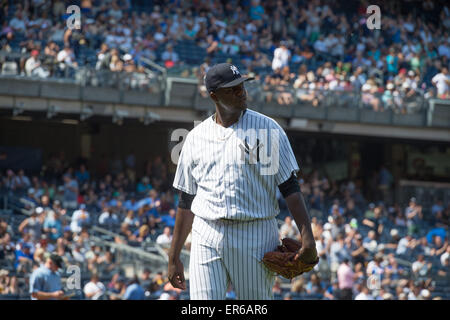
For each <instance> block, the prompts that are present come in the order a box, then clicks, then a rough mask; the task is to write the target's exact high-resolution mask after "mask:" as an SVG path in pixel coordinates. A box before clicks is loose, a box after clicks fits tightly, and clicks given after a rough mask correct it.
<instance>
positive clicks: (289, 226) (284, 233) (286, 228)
mask: <svg viewBox="0 0 450 320" xmlns="http://www.w3.org/2000/svg"><path fill="white" fill-rule="evenodd" d="M298 234H299V230H298V228H297V226H296V225H295V221H292V218H291V217H290V216H287V217H286V218H285V219H284V223H283V225H282V226H281V227H280V237H281V239H283V238H295V237H297V235H298Z"/></svg>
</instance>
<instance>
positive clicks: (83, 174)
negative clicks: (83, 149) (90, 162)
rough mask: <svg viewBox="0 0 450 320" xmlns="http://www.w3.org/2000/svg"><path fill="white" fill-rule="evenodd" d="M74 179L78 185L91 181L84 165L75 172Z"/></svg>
mask: <svg viewBox="0 0 450 320" xmlns="http://www.w3.org/2000/svg"><path fill="white" fill-rule="evenodd" d="M75 178H76V179H77V180H78V183H79V184H80V185H83V184H84V183H85V182H89V180H90V179H91V175H90V173H89V171H87V170H86V166H85V165H84V164H82V165H80V169H79V170H78V171H77V172H75Z"/></svg>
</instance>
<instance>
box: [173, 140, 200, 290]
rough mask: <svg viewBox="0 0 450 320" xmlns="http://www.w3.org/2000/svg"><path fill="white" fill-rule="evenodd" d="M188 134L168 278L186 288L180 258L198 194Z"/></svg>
mask: <svg viewBox="0 0 450 320" xmlns="http://www.w3.org/2000/svg"><path fill="white" fill-rule="evenodd" d="M190 137H191V135H190V134H188V135H187V137H186V140H185V143H184V145H183V148H182V150H181V154H180V158H179V159H178V164H177V171H176V173H175V177H174V182H173V187H174V188H175V189H177V190H180V191H181V193H180V201H179V203H178V209H177V214H176V218H175V227H174V230H173V237H172V243H171V245H170V249H169V266H168V278H169V281H170V283H171V284H172V285H173V286H174V287H175V288H179V289H182V290H186V284H185V280H184V266H183V263H182V262H181V260H180V253H181V249H182V248H183V245H184V242H185V241H186V238H187V236H188V235H189V232H191V229H192V222H193V221H194V214H193V212H192V211H191V205H192V201H193V200H194V198H195V195H196V194H197V183H196V181H195V178H194V177H193V174H192V171H193V168H194V161H193V151H192V149H193V143H192V139H191V138H190Z"/></svg>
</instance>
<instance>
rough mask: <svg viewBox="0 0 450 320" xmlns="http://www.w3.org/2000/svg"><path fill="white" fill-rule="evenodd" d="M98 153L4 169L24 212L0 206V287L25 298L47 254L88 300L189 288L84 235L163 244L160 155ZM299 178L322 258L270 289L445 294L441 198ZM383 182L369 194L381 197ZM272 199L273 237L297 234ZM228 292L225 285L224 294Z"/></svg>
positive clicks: (3, 186)
mask: <svg viewBox="0 0 450 320" xmlns="http://www.w3.org/2000/svg"><path fill="white" fill-rule="evenodd" d="M103 162H104V161H103ZM103 162H102V161H101V162H100V163H99V164H98V165H97V167H96V168H94V167H93V168H92V169H89V168H88V167H87V165H86V164H84V163H81V164H79V165H76V166H71V165H69V164H68V162H67V161H66V160H65V156H64V153H61V154H59V155H53V156H52V157H50V159H49V160H48V161H47V162H46V164H45V165H44V166H43V167H42V172H40V173H39V174H37V175H32V176H27V174H26V173H25V172H24V170H17V172H14V171H13V170H6V171H5V172H1V174H0V190H1V191H2V194H4V195H5V194H6V195H10V196H11V195H12V197H11V198H9V201H14V199H19V200H18V202H19V203H20V204H21V205H22V207H23V208H24V209H27V210H29V213H30V215H29V216H27V215H24V214H19V213H18V212H15V213H13V214H11V213H9V214H6V215H4V214H2V215H0V269H1V270H0V295H4V296H8V295H13V296H14V295H16V296H20V297H29V292H28V290H29V284H28V282H29V276H30V274H31V272H32V271H33V270H35V269H36V268H38V267H39V266H41V265H42V264H43V263H44V262H45V261H46V259H47V257H48V254H50V253H56V254H57V255H59V256H60V257H61V258H62V260H63V262H64V265H65V266H66V267H67V266H70V265H78V266H80V268H81V270H82V273H83V275H84V282H83V283H82V290H83V297H84V298H85V299H149V298H155V299H156V298H158V299H180V298H185V297H186V296H185V295H183V294H186V293H183V292H181V291H180V290H175V288H173V287H172V286H171V285H170V283H169V282H168V279H167V277H166V272H165V271H163V272H159V271H158V272H153V271H152V270H150V269H149V268H144V270H142V272H139V274H138V273H137V272H135V275H134V276H130V275H129V274H128V277H127V276H126V273H125V271H124V268H123V265H122V263H123V262H124V261H123V259H122V260H121V259H119V258H118V255H117V251H115V250H114V249H112V247H111V246H107V245H104V244H101V243H98V242H96V241H94V239H93V235H94V234H95V232H96V231H95V230H93V229H92V228H93V226H97V227H101V228H103V229H105V230H108V231H109V232H113V233H114V236H113V237H110V238H109V240H108V241H110V242H111V243H115V244H122V245H128V246H131V247H134V248H137V249H141V250H144V251H145V250H147V246H148V245H150V244H155V243H156V244H158V245H160V246H161V247H162V248H167V247H168V245H169V244H170V242H171V240H172V230H173V227H174V223H175V216H176V206H177V201H178V198H177V194H176V193H175V192H174V189H172V187H171V180H172V177H171V175H170V174H169V170H168V169H169V168H168V167H167V165H166V163H165V161H164V159H162V158H161V157H156V158H155V159H153V160H152V161H148V162H147V163H146V164H145V165H144V170H143V171H144V172H143V175H139V176H138V175H137V168H136V159H135V156H134V155H133V154H132V153H131V154H129V155H128V156H126V157H125V158H124V159H121V158H120V157H119V156H115V157H111V161H110V162H109V163H108V162H105V163H103ZM380 176H383V174H381V173H380ZM299 182H300V185H301V189H302V192H303V193H304V196H305V199H306V200H307V205H308V208H309V212H310V216H311V218H312V230H313V234H314V237H315V239H316V243H317V249H318V253H319V256H320V262H319V264H318V265H317V266H316V268H315V269H314V270H313V271H312V272H310V273H307V274H304V275H302V276H300V277H298V278H296V279H295V280H294V281H293V282H292V283H290V282H287V281H285V280H284V279H282V278H280V277H278V278H277V281H276V284H275V286H274V289H273V292H274V294H275V298H276V299H292V298H294V299H298V298H310V299H409V300H414V299H433V298H437V299H439V298H442V299H448V298H450V295H449V293H450V292H449V288H450V283H449V279H450V275H449V274H448V272H449V268H448V263H449V253H450V246H449V245H448V226H449V221H450V204H449V203H444V202H443V201H442V199H438V198H436V199H435V202H434V204H433V205H432V206H431V207H430V208H423V207H422V205H421V204H420V203H419V202H418V201H417V199H415V198H411V199H410V201H409V203H407V204H405V205H403V204H399V203H394V202H391V201H389V200H387V201H375V202H373V203H372V202H369V201H368V200H366V198H365V196H364V195H363V194H366V193H365V192H364V193H363V190H362V189H361V186H360V185H359V184H358V183H357V182H353V181H349V180H345V181H339V182H337V181H332V180H328V179H327V178H326V177H325V176H322V175H321V174H320V173H319V172H318V171H316V170H315V171H312V172H311V173H310V174H303V175H302V176H301V178H300V181H299ZM380 183H382V182H380ZM380 192H381V193H379V195H377V196H374V197H373V198H372V197H371V199H384V198H383V193H382V190H381V191H380ZM278 199H279V205H280V208H281V213H280V215H279V216H278V219H279V222H280V229H279V230H280V238H284V237H292V238H297V239H299V240H301V238H300V234H299V231H298V229H297V227H296V226H295V222H294V221H293V220H292V219H291V217H290V215H289V214H288V211H287V207H286V203H285V202H284V200H282V197H281V196H280V194H279V195H278ZM189 248H190V240H189V238H188V240H187V242H186V244H185V249H187V250H189ZM141 264H142V266H143V267H145V263H144V262H142V263H141ZM235 297H236V295H235V293H234V291H233V288H232V286H230V288H229V290H228V292H227V298H229V299H233V298H235Z"/></svg>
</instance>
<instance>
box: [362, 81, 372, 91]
mask: <svg viewBox="0 0 450 320" xmlns="http://www.w3.org/2000/svg"><path fill="white" fill-rule="evenodd" d="M370 89H372V86H371V85H370V84H369V83H364V85H363V86H362V88H361V90H362V91H369V90H370Z"/></svg>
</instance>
